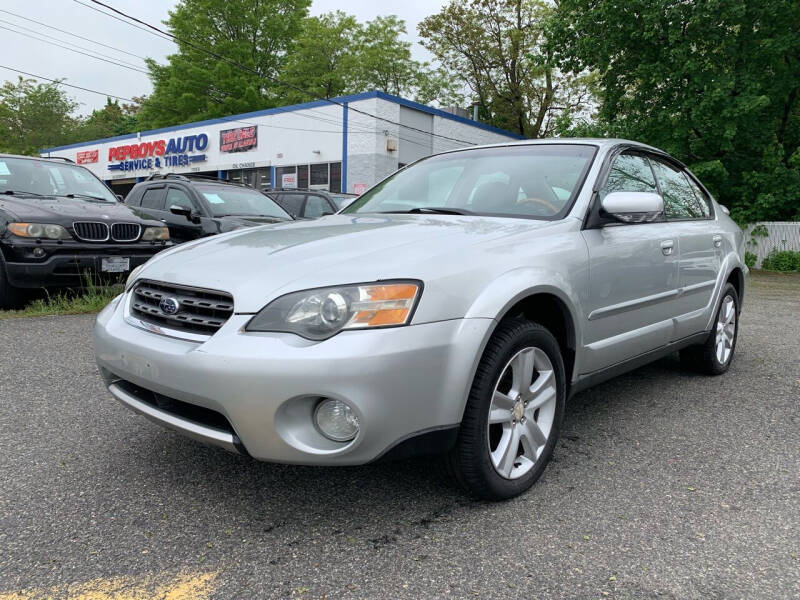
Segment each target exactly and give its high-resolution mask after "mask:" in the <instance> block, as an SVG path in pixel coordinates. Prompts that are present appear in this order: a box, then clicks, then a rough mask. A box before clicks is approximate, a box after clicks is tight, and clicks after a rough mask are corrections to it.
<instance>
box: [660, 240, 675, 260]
mask: <svg viewBox="0 0 800 600" xmlns="http://www.w3.org/2000/svg"><path fill="white" fill-rule="evenodd" d="M674 247H675V242H673V241H672V240H664V241H663V242H661V254H663V255H664V256H670V255H671V254H672V249H673V248H674Z"/></svg>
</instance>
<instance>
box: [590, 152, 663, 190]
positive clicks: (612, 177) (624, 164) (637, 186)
mask: <svg viewBox="0 0 800 600" xmlns="http://www.w3.org/2000/svg"><path fill="white" fill-rule="evenodd" d="M611 192H654V193H658V189H657V188H656V180H655V177H653V171H652V169H650V162H649V161H648V160H647V159H646V158H645V157H643V156H639V155H637V154H620V155H619V156H618V157H617V158H615V159H614V164H613V165H611V170H610V171H609V173H608V180H607V181H606V184H605V185H604V186H603V189H601V190H600V198H601V199H602V198H605V197H606V195H608V194H610V193H611Z"/></svg>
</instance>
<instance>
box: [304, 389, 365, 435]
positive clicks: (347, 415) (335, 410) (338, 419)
mask: <svg viewBox="0 0 800 600" xmlns="http://www.w3.org/2000/svg"><path fill="white" fill-rule="evenodd" d="M314 424H315V425H316V426H317V429H319V431H320V433H321V434H322V435H324V436H325V437H326V438H328V439H330V440H333V441H334V442H349V441H350V440H352V439H353V438H354V437H356V434H357V433H358V417H357V416H356V413H355V412H354V411H353V409H352V408H350V407H349V406H348V405H347V404H345V403H344V402H342V401H341V400H331V399H326V400H323V401H322V402H320V403H319V404H317V409H316V410H315V411H314Z"/></svg>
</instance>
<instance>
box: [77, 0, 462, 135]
mask: <svg viewBox="0 0 800 600" xmlns="http://www.w3.org/2000/svg"><path fill="white" fill-rule="evenodd" d="M73 1H74V2H77V3H78V4H81V5H83V6H87V5H86V4H84V3H83V2H81V1H80V0H73ZM90 1H91V2H92V3H94V4H97V5H99V6H102V7H103V8H106V9H108V10H110V11H112V12H114V13H116V14H117V15H120V16H122V17H125V18H126V19H129V20H130V21H133V22H134V23H130V22H128V21H124V20H122V19H119V18H118V17H116V16H114V18H116V19H117V20H122V22H123V23H127V24H128V25H131V26H133V27H137V28H138V29H142V26H144V27H147V28H148V29H150V30H152V31H155V32H158V33H160V34H161V35H162V36H167V37H169V38H170V39H172V40H173V41H178V42H181V43H184V44H186V45H187V46H189V47H191V48H194V49H195V50H198V51H200V52H203V53H204V54H207V55H209V56H211V57H213V58H216V59H217V60H221V61H224V62H226V63H228V64H230V65H232V66H235V67H236V68H238V69H240V70H243V71H247V72H249V73H252V74H254V75H256V76H257V77H259V78H263V79H267V80H269V81H272V82H273V83H275V84H277V85H280V86H283V87H287V88H290V89H294V90H296V91H299V92H301V93H303V94H305V95H307V96H309V97H313V96H312V95H311V94H310V93H309V92H308V91H307V90H304V89H303V88H301V87H299V86H296V85H293V84H288V83H286V82H283V81H280V80H279V79H277V78H276V77H272V76H271V75H264V74H261V73H259V72H258V71H256V70H255V69H253V68H251V67H248V66H247V65H243V64H241V63H239V62H238V61H235V60H233V59H231V58H228V57H226V56H223V55H221V54H218V53H216V52H214V51H212V50H209V49H207V48H204V47H202V46H199V45H197V44H195V43H194V42H192V41H191V40H187V39H185V38H180V37H178V36H176V35H175V34H173V33H170V32H168V31H164V30H163V29H159V28H158V27H156V26H155V25H152V24H150V23H148V22H146V21H143V20H141V19H138V18H136V17H134V16H132V15H129V14H127V13H125V12H123V11H121V10H119V9H117V8H114V7H113V6H109V5H108V4H104V3H103V2H101V1H100V0H90ZM90 8H91V7H90ZM98 12H100V13H102V14H105V15H107V16H113V15H109V14H108V13H106V12H104V11H100V10H98ZM137 24H138V25H137ZM159 37H160V36H159ZM314 99H315V100H322V101H324V102H329V103H331V104H334V105H337V106H341V107H344V104H342V103H341V102H337V101H336V100H333V99H331V98H314ZM348 109H349V110H352V111H353V112H356V113H360V114H363V115H365V116H367V117H370V118H372V119H376V120H379V121H384V122H386V123H390V124H392V125H397V126H398V127H404V128H406V129H410V130H413V131H418V132H419V133H424V134H425V135H430V136H432V137H438V138H441V139H446V140H450V141H453V142H458V143H462V144H470V145H471V144H472V143H473V142H471V141H468V140H462V139H459V138H453V137H449V136H446V135H442V134H439V133H433V132H432V131H425V130H424V129H419V128H417V127H412V126H411V125H404V124H402V123H399V122H397V121H393V120H391V119H387V118H385V117H380V116H378V115H373V114H372V113H369V112H366V111H363V110H361V109H358V108H355V107H352V106H348Z"/></svg>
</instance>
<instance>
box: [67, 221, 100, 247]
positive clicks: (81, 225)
mask: <svg viewBox="0 0 800 600" xmlns="http://www.w3.org/2000/svg"><path fill="white" fill-rule="evenodd" d="M72 229H73V230H74V231H75V235H76V236H78V237H79V238H80V239H82V240H83V241H85V242H105V241H106V240H107V239H108V225H106V224H105V223H102V222H100V221H76V222H75V223H73V224H72Z"/></svg>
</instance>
